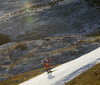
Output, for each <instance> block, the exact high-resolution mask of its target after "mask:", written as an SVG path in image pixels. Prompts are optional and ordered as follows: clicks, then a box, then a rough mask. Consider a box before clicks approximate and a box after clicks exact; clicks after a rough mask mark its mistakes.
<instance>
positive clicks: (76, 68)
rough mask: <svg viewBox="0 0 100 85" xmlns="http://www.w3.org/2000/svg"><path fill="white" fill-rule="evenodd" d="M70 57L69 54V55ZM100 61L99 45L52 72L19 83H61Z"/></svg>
mask: <svg viewBox="0 0 100 85" xmlns="http://www.w3.org/2000/svg"><path fill="white" fill-rule="evenodd" d="M69 57H70V56H69ZM99 62H100V47H99V48H97V49H96V50H94V51H92V52H90V53H87V54H85V55H83V56H81V57H79V58H77V59H75V60H72V61H70V62H67V63H64V64H62V65H60V66H58V67H56V68H54V69H52V70H53V71H54V72H52V74H49V75H48V74H47V73H46V72H45V73H43V74H41V75H39V76H36V77H34V78H32V79H30V80H28V81H25V82H23V83H21V84H19V85H63V84H64V83H65V82H68V81H70V80H71V79H73V78H75V77H76V76H78V75H79V74H81V73H82V72H84V71H86V70H87V69H89V68H90V67H92V66H93V65H95V64H97V63H99Z"/></svg>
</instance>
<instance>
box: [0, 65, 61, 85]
mask: <svg viewBox="0 0 100 85" xmlns="http://www.w3.org/2000/svg"><path fill="white" fill-rule="evenodd" d="M56 66H59V65H55V66H51V68H54V67H56ZM45 71H46V70H45V68H41V69H37V70H32V71H29V72H25V73H22V74H19V75H16V76H14V77H11V78H9V79H6V80H4V81H2V82H0V85H18V84H19V83H22V82H24V81H26V80H29V79H31V78H33V77H35V76H37V75H39V74H42V73H43V72H45Z"/></svg>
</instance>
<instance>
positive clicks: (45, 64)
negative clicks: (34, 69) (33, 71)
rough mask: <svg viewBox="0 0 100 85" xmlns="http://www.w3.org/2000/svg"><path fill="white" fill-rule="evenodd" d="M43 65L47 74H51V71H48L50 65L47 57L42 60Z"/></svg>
mask: <svg viewBox="0 0 100 85" xmlns="http://www.w3.org/2000/svg"><path fill="white" fill-rule="evenodd" d="M43 65H44V66H45V67H46V70H47V73H51V72H52V71H50V65H49V57H47V58H45V59H44V60H43Z"/></svg>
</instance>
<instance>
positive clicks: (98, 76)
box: [65, 63, 100, 85]
mask: <svg viewBox="0 0 100 85" xmlns="http://www.w3.org/2000/svg"><path fill="white" fill-rule="evenodd" d="M65 85H100V63H99V64H96V65H95V66H93V67H92V68H90V69H88V70H87V71H85V72H84V73H82V74H81V75H79V76H78V77H76V78H74V79H73V80H71V81H69V82H68V83H66V84H65Z"/></svg>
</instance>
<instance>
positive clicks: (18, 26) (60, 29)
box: [0, 0, 100, 41]
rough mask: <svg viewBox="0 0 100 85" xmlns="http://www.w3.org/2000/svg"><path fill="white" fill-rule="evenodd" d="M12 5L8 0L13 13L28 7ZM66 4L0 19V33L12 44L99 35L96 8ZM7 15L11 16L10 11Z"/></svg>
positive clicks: (79, 2) (80, 3)
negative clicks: (52, 37) (53, 38)
mask: <svg viewBox="0 0 100 85" xmlns="http://www.w3.org/2000/svg"><path fill="white" fill-rule="evenodd" d="M15 2H16V3H18V4H16V5H14V4H13V3H14V2H12V0H11V2H10V3H11V6H12V7H13V6H17V7H16V8H18V9H16V10H21V9H22V8H26V7H27V6H30V5H31V4H29V2H23V1H22V2H23V3H24V4H21V3H20V2H18V1H15ZM67 2H68V0H65V1H64V2H59V3H58V4H55V5H54V6H53V7H50V6H49V5H47V6H45V5H44V7H42V8H41V7H40V8H39V7H38V8H33V9H32V10H29V9H26V10H24V12H22V13H18V14H16V15H14V16H9V17H8V18H6V17H3V19H2V18H1V21H0V26H1V27H0V33H3V34H7V35H9V37H10V38H11V40H13V41H22V40H32V39H40V38H44V37H48V36H60V35H71V34H74V35H76V34H78V35H87V34H91V32H94V31H95V32H98V31H99V32H100V9H99V6H95V5H94V6H89V5H88V2H86V1H84V0H74V1H72V2H70V3H67ZM25 4H27V5H25ZM34 4H36V3H34ZM20 5H21V6H22V7H20ZM8 6H9V5H8ZM8 8H9V7H8ZM2 10H3V9H1V11H2ZM5 10H7V8H6V7H5ZM9 10H10V8H9ZM10 11H11V12H13V10H10ZM1 13H2V12H1ZM4 16H6V15H4ZM98 35H99V34H98Z"/></svg>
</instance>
